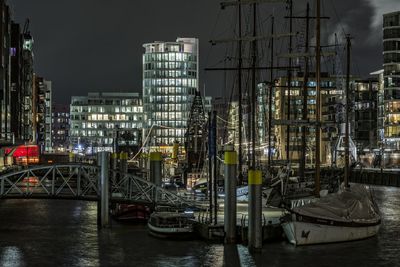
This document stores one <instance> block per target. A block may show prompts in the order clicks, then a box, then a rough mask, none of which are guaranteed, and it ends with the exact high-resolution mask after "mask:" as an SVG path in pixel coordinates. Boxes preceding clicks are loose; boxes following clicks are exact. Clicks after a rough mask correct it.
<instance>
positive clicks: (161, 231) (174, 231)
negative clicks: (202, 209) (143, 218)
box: [147, 223, 194, 239]
mask: <svg viewBox="0 0 400 267" xmlns="http://www.w3.org/2000/svg"><path fill="white" fill-rule="evenodd" d="M147 227H148V230H149V234H151V235H152V236H155V237H159V238H174V239H188V238H192V237H193V235H194V232H193V227H181V228H177V227H157V226H154V225H152V224H150V223H147Z"/></svg>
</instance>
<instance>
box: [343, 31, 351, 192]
mask: <svg viewBox="0 0 400 267" xmlns="http://www.w3.org/2000/svg"><path fill="white" fill-rule="evenodd" d="M350 39H351V38H350V35H349V34H347V35H346V43H347V47H346V49H347V72H346V113H345V116H346V121H345V123H346V129H345V136H344V142H345V143H344V158H345V165H344V186H345V187H346V188H347V187H349V171H350V170H349V168H350V167H349V154H350V153H349V147H350V140H349V139H350V133H349V132H350V129H349V110H350V48H351V41H350Z"/></svg>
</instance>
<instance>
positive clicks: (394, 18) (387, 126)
mask: <svg viewBox="0 0 400 267" xmlns="http://www.w3.org/2000/svg"><path fill="white" fill-rule="evenodd" d="M383 59H384V62H383V63H384V64H383V68H384V71H383V92H384V95H383V98H384V120H383V128H384V138H385V139H386V144H387V145H389V147H391V148H395V149H399V148H400V12H393V13H388V14H384V15H383Z"/></svg>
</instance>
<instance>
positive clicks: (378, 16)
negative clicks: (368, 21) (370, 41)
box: [368, 0, 400, 28]
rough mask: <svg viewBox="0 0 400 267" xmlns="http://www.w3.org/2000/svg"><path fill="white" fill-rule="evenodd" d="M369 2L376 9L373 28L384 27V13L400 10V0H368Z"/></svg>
mask: <svg viewBox="0 0 400 267" xmlns="http://www.w3.org/2000/svg"><path fill="white" fill-rule="evenodd" d="M368 2H369V3H370V5H371V6H372V7H373V8H374V11H375V12H374V17H373V20H372V25H371V26H372V27H373V28H381V27H382V15H383V14H385V13H389V12H393V11H396V10H400V7H399V0H368ZM395 7H397V8H398V9H396V8H395Z"/></svg>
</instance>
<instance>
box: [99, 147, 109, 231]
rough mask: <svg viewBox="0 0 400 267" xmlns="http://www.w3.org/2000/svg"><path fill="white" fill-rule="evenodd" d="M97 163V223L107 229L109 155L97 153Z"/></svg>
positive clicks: (104, 152)
mask: <svg viewBox="0 0 400 267" xmlns="http://www.w3.org/2000/svg"><path fill="white" fill-rule="evenodd" d="M99 159H100V160H99V163H100V175H99V192H100V200H99V202H97V205H100V207H99V206H98V209H97V210H98V211H100V212H98V214H97V216H98V222H99V226H100V227H102V228H104V227H109V226H110V218H109V216H110V210H109V208H110V207H109V192H110V191H109V182H110V179H109V175H110V174H109V163H110V154H109V152H106V151H103V152H100V153H99Z"/></svg>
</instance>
